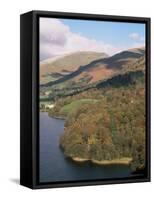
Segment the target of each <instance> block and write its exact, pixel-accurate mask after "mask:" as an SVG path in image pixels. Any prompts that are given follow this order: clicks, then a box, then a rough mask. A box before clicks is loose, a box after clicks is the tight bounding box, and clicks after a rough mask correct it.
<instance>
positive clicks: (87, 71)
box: [44, 48, 145, 86]
mask: <svg viewBox="0 0 154 200" xmlns="http://www.w3.org/2000/svg"><path fill="white" fill-rule="evenodd" d="M144 55H145V49H144V48H135V49H129V50H127V51H122V52H120V53H118V54H115V55H113V56H111V57H106V58H101V59H97V60H94V61H92V62H91V63H89V64H87V65H84V66H80V67H79V68H78V69H77V70H75V71H73V72H72V73H69V74H65V75H64V76H63V77H61V78H59V79H58V80H54V81H50V82H48V83H47V84H44V86H52V85H55V84H59V83H63V82H65V81H68V80H72V81H74V82H76V83H78V82H84V81H85V84H87V83H88V84H90V83H94V82H97V81H100V80H105V79H108V78H110V77H112V76H113V75H114V74H117V73H119V72H121V71H127V70H132V69H133V68H134V70H136V69H135V66H134V65H137V64H136V62H144V61H142V60H144ZM128 68H129V69H128ZM65 69H66V68H65Z"/></svg>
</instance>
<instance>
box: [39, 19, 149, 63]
mask: <svg viewBox="0 0 154 200" xmlns="http://www.w3.org/2000/svg"><path fill="white" fill-rule="evenodd" d="M141 46H145V24H139V23H122V22H105V21H104V22H103V21H94V20H76V19H57V18H40V60H45V59H48V58H52V57H55V56H59V55H63V54H67V53H72V52H76V51H95V52H105V53H107V54H108V55H114V54H116V53H118V52H120V51H124V50H127V49H131V48H137V47H141Z"/></svg>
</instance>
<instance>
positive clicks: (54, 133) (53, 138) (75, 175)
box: [39, 112, 131, 183]
mask: <svg viewBox="0 0 154 200" xmlns="http://www.w3.org/2000/svg"><path fill="white" fill-rule="evenodd" d="M63 131H64V120H61V119H55V118H51V117H49V116H48V113H46V112H40V169H39V173H40V182H42V183H43V182H58V181H75V180H95V179H109V178H122V177H128V176H130V173H131V172H130V168H129V166H126V165H105V166H100V165H96V164H93V163H91V162H86V163H76V162H74V161H72V160H71V159H68V158H65V155H64V153H63V151H62V150H61V148H60V147H59V138H60V135H61V134H63Z"/></svg>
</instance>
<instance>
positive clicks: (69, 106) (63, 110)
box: [60, 99, 98, 114]
mask: <svg viewBox="0 0 154 200" xmlns="http://www.w3.org/2000/svg"><path fill="white" fill-rule="evenodd" d="M96 102H98V100H96V99H79V100H76V101H73V102H71V103H70V104H67V105H65V106H63V107H62V108H61V110H60V113H66V114H69V113H70V112H72V111H74V110H76V109H77V108H78V107H79V106H81V104H87V103H96Z"/></svg>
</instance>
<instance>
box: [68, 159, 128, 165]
mask: <svg viewBox="0 0 154 200" xmlns="http://www.w3.org/2000/svg"><path fill="white" fill-rule="evenodd" d="M70 158H71V159H72V160H73V161H75V162H87V161H90V162H92V163H94V164H98V165H114V164H122V165H129V164H130V163H131V162H132V158H129V157H126V158H121V159H114V160H95V159H88V158H79V157H70Z"/></svg>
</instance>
